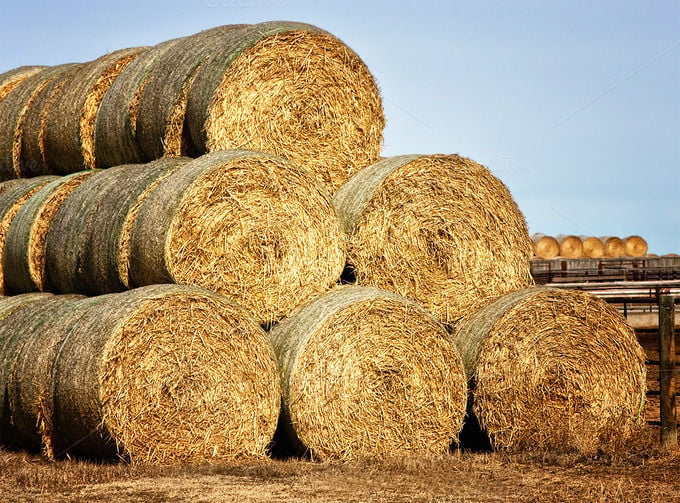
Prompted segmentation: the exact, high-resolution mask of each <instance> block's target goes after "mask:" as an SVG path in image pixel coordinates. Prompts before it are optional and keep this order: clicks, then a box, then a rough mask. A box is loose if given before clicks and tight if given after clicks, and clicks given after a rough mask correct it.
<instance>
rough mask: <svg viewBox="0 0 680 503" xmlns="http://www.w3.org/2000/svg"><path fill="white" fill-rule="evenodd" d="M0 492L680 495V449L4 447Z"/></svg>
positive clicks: (671, 498) (457, 497) (219, 496)
mask: <svg viewBox="0 0 680 503" xmlns="http://www.w3.org/2000/svg"><path fill="white" fill-rule="evenodd" d="M0 501H2V502H14V501H17V502H18V501H49V502H62V501H63V502H67V501H68V502H78V501H83V502H85V501H87V502H109V501H133V502H137V501H138V502H161V501H191V502H195V503H198V502H218V501H239V502H240V501H244V502H249V501H253V502H255V501H257V502H260V501H281V502H284V501H291V502H305V501H321V502H331V501H337V502H353V501H376V502H392V501H418V502H433V503H434V502H440V503H444V502H450V503H467V502H493V501H513V502H514V501H532V502H563V501H579V502H591V501H593V502H599V501H616V502H665V503H670V502H680V450H678V451H673V452H664V451H662V450H660V449H659V448H658V446H657V447H654V446H652V447H649V446H648V445H645V446H643V447H642V448H633V449H631V450H629V451H626V452H624V453H621V454H616V455H607V456H599V457H594V458H587V459H586V458H579V457H577V456H574V455H551V454H549V453H543V454H540V455H539V454H532V455H528V454H524V455H521V454H514V455H511V454H507V453H500V452H497V453H489V452H486V453H481V452H477V453H473V452H465V451H453V452H452V453H451V454H449V455H446V456H442V457H440V458H408V459H397V460H394V459H393V460H389V461H381V462H378V461H371V462H347V463H317V462H311V461H303V460H269V459H267V460H259V461H234V462H232V463H229V464H224V465H205V466H166V467H159V466H149V465H146V466H145V465H129V464H125V463H109V464H102V463H93V462H88V461H82V460H65V461H60V462H57V463H50V462H47V461H44V460H42V459H41V458H40V457H39V456H35V455H30V454H26V453H21V452H9V451H2V450H0Z"/></svg>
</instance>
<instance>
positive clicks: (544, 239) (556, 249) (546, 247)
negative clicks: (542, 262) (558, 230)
mask: <svg viewBox="0 0 680 503" xmlns="http://www.w3.org/2000/svg"><path fill="white" fill-rule="evenodd" d="M531 241H532V242H533V244H534V255H535V256H536V257H538V258H541V259H548V260H549V259H551V258H555V257H557V256H558V255H559V254H560V244H559V243H558V242H557V239H555V238H554V237H552V236H547V235H545V234H534V235H533V236H531Z"/></svg>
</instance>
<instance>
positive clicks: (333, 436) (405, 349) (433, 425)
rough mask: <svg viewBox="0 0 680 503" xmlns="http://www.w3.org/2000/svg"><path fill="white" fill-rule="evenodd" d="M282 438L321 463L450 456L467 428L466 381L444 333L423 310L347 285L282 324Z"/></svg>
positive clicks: (277, 344) (277, 340)
mask: <svg viewBox="0 0 680 503" xmlns="http://www.w3.org/2000/svg"><path fill="white" fill-rule="evenodd" d="M270 339H271V341H272V343H273V345H274V350H275V352H276V354H277V359H278V365H279V372H280V375H281V389H282V392H283V402H282V414H281V419H280V422H279V428H280V430H279V432H278V433H277V435H279V436H283V437H285V438H286V439H287V440H288V441H289V442H291V443H292V445H293V446H294V447H296V448H297V449H298V450H302V451H308V452H309V453H311V455H312V457H313V458H317V459H349V458H386V457H392V456H402V455H411V454H433V453H435V454H443V453H446V452H447V451H448V449H449V447H450V446H451V444H452V443H453V442H457V438H458V433H459V431H460V429H461V427H462V424H463V418H464V416H465V407H466V401H467V387H466V378H465V373H464V371H463V366H462V362H461V359H460V355H459V354H458V352H457V350H456V348H455V346H454V345H453V343H452V341H451V339H450V337H449V336H448V334H447V332H446V330H445V329H444V327H443V326H442V325H440V324H439V322H437V320H435V319H434V318H433V317H432V316H431V315H430V314H429V313H428V312H427V311H425V310H424V309H422V308H421V307H420V306H418V305H417V304H416V303H415V302H412V301H410V300H407V299H405V298H403V297H399V296H397V295H395V294H392V293H389V292H385V291H380V290H377V289H374V288H366V287H357V286H344V287H339V288H336V289H335V290H333V291H331V292H329V293H327V294H325V295H323V296H321V297H318V298H317V299H315V300H313V301H311V302H309V303H308V304H306V305H304V306H302V307H300V308H298V309H297V310H296V311H295V312H294V313H293V314H292V315H291V316H290V317H288V318H286V319H284V320H283V321H281V322H280V323H279V324H278V325H276V326H275V327H274V328H273V329H272V331H271V333H270Z"/></svg>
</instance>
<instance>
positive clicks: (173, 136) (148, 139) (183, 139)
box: [137, 25, 246, 159]
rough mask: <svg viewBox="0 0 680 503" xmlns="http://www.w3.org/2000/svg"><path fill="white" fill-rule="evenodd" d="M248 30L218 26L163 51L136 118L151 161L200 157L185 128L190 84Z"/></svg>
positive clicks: (152, 70) (153, 69) (145, 89)
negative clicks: (219, 51)
mask: <svg viewBox="0 0 680 503" xmlns="http://www.w3.org/2000/svg"><path fill="white" fill-rule="evenodd" d="M245 26H246V25H227V26H219V27H217V28H212V29H210V30H205V31H202V32H200V33H197V34H195V35H192V36H190V37H185V38H183V39H181V40H179V41H178V43H176V44H174V45H173V46H172V47H171V48H169V49H168V50H166V51H164V53H163V55H162V56H161V57H160V59H159V60H158V63H157V64H156V65H154V68H152V69H151V71H150V72H149V74H148V76H147V78H146V80H145V82H144V88H143V89H142V91H141V93H140V95H139V104H138V115H137V139H138V142H139V145H140V147H141V148H142V150H143V151H144V153H145V154H146V156H147V157H148V158H149V159H158V158H160V157H162V156H164V155H168V156H179V155H191V154H194V155H195V154H198V152H193V151H192V149H191V148H190V140H189V132H188V131H186V130H185V127H184V125H185V120H184V119H185V115H186V106H187V100H188V96H189V89H190V87H191V83H192V81H193V78H194V76H195V75H196V70H197V68H198V67H199V66H200V65H202V64H203V61H204V60H205V58H206V57H208V56H209V55H210V54H211V53H212V52H213V51H214V50H217V49H218V48H219V47H220V46H221V45H223V44H227V43H230V41H238V34H239V33H240V31H241V30H242V29H244V27H245ZM233 43H235V42H233Z"/></svg>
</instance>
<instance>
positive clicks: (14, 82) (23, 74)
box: [0, 66, 45, 102]
mask: <svg viewBox="0 0 680 503" xmlns="http://www.w3.org/2000/svg"><path fill="white" fill-rule="evenodd" d="M43 68H45V67H44V66H20V67H19V68H14V69H13V70H9V71H8V72H4V73H0V102H1V101H2V100H4V99H5V97H6V96H7V95H8V94H9V93H11V92H12V90H13V89H14V88H15V87H17V86H18V85H19V84H21V83H22V82H23V81H24V80H26V79H27V78H29V77H30V76H31V75H35V74H36V73H38V72H40V71H41V70H42V69H43Z"/></svg>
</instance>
